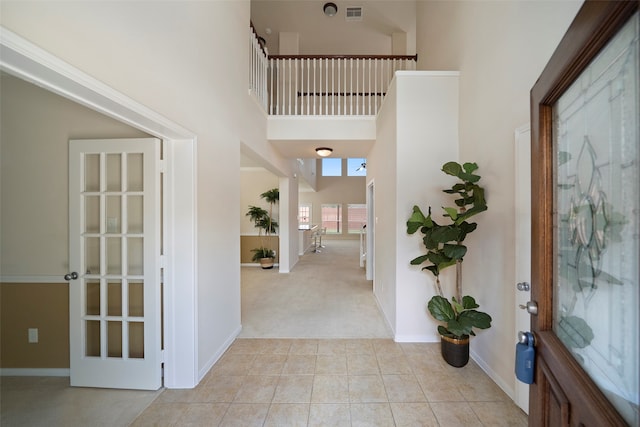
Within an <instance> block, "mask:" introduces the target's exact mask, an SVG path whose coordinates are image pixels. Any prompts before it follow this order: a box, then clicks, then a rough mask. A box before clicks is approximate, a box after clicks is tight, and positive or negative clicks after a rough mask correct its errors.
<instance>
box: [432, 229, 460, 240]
mask: <svg viewBox="0 0 640 427" xmlns="http://www.w3.org/2000/svg"><path fill="white" fill-rule="evenodd" d="M431 238H432V239H433V240H435V241H436V242H439V243H448V242H457V241H458V240H457V238H458V230H457V229H456V228H452V227H447V226H439V227H438V228H435V229H434V230H433V233H432V234H431Z"/></svg>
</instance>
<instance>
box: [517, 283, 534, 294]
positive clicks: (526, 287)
mask: <svg viewBox="0 0 640 427" xmlns="http://www.w3.org/2000/svg"><path fill="white" fill-rule="evenodd" d="M516 288H518V290H519V291H524V292H529V291H530V290H531V285H530V284H529V283H528V282H520V283H518V284H517V285H516Z"/></svg>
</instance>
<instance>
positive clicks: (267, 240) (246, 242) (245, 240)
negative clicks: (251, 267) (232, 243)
mask: <svg viewBox="0 0 640 427" xmlns="http://www.w3.org/2000/svg"><path fill="white" fill-rule="evenodd" d="M279 244H280V239H279V237H278V236H269V237H264V236H263V237H262V238H260V237H258V236H240V262H241V263H242V264H254V263H255V261H253V260H252V258H253V252H251V249H255V248H259V247H261V246H262V245H266V246H267V247H270V248H271V249H273V250H275V251H276V258H275V260H274V262H275V263H278V262H280V258H279V257H280V253H279V251H278V245H279Z"/></svg>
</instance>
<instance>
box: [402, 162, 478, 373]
mask: <svg viewBox="0 0 640 427" xmlns="http://www.w3.org/2000/svg"><path fill="white" fill-rule="evenodd" d="M477 169H478V165H477V164H476V163H464V164H463V165H460V164H459V163H457V162H448V163H445V164H444V165H443V166H442V171H443V172H444V173H446V174H447V175H451V176H454V177H456V178H458V179H459V182H457V183H456V184H454V185H453V186H452V187H451V188H450V189H445V190H443V191H444V192H445V193H447V194H452V195H454V197H456V199H455V200H454V202H455V206H453V207H443V210H444V213H443V218H444V222H443V223H442V224H438V223H437V222H436V221H435V220H434V219H433V217H432V216H431V207H429V210H428V214H427V215H426V216H425V215H424V214H423V213H422V211H421V210H420V208H419V207H418V206H414V207H413V213H412V214H411V217H410V218H409V220H408V221H407V233H409V234H414V233H415V232H416V231H418V230H419V231H420V232H421V233H422V235H423V239H422V242H423V244H424V247H425V249H426V252H425V253H424V254H422V255H420V256H418V257H416V258H414V259H412V260H411V264H412V265H422V264H424V263H426V264H427V265H426V266H424V267H423V268H422V269H423V270H429V271H430V272H431V273H432V274H433V276H434V277H435V286H436V293H437V294H436V295H434V296H433V297H432V298H431V300H430V301H429V303H428V304H427V308H428V310H429V313H431V315H432V316H433V317H434V318H435V319H436V320H438V321H440V322H443V323H444V325H440V326H438V333H439V334H440V337H441V352H442V356H443V358H444V359H445V361H446V362H447V363H449V364H450V365H452V366H456V367H462V366H464V365H466V364H467V363H468V361H469V336H470V335H475V333H474V328H478V329H487V328H489V327H491V316H489V315H488V314H487V313H484V312H481V311H478V310H476V309H477V308H478V307H479V306H478V304H477V303H476V301H475V299H474V298H473V297H471V296H469V295H464V296H463V292H462V262H463V260H464V257H465V256H466V255H467V247H466V246H465V245H464V244H463V242H464V239H465V238H466V237H467V235H468V234H469V233H471V232H473V231H474V230H475V229H476V227H477V224H476V223H474V222H469V221H468V219H469V218H471V217H473V216H475V215H477V214H479V213H481V212H484V211H486V210H487V203H486V201H485V197H484V189H483V188H482V187H481V186H480V185H478V182H479V181H480V175H477V174H475V173H474V172H475V171H476V170H477ZM454 265H455V267H456V290H455V294H454V296H452V297H451V300H448V299H447V298H446V297H445V293H444V291H443V288H442V284H441V283H440V273H441V272H442V270H444V269H445V268H448V267H451V266H454Z"/></svg>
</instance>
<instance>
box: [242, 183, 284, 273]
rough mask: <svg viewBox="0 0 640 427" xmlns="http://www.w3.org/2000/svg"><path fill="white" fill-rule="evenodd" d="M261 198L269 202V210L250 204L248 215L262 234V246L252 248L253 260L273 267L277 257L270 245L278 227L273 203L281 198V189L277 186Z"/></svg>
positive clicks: (263, 265) (265, 266)
mask: <svg viewBox="0 0 640 427" xmlns="http://www.w3.org/2000/svg"><path fill="white" fill-rule="evenodd" d="M260 198H262V199H264V200H266V202H267V203H268V204H269V210H268V211H267V210H266V209H264V208H261V207H260V206H249V210H248V211H247V213H246V215H247V216H248V217H249V218H250V219H251V221H252V222H253V225H254V226H255V227H256V228H257V229H258V235H259V236H260V247H259V248H254V249H251V252H253V258H252V261H253V262H259V263H260V266H261V267H262V268H263V269H269V268H273V265H274V260H275V257H276V253H275V250H274V249H272V248H270V247H269V243H270V239H269V237H270V236H271V233H275V232H276V231H277V229H278V222H277V221H276V220H274V219H273V205H275V204H276V203H278V201H279V200H280V191H279V190H278V189H277V188H273V189H271V190H268V191H265V192H264V193H262V194H261V195H260Z"/></svg>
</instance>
